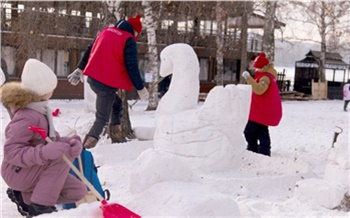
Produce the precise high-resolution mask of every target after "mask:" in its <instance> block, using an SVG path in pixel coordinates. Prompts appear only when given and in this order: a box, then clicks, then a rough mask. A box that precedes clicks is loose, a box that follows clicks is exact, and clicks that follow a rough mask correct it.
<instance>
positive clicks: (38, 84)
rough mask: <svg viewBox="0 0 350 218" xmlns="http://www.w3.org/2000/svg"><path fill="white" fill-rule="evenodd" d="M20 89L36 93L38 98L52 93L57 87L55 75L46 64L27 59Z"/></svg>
mask: <svg viewBox="0 0 350 218" xmlns="http://www.w3.org/2000/svg"><path fill="white" fill-rule="evenodd" d="M21 80H22V87H24V88H26V89H28V90H30V91H33V92H35V93H37V94H38V95H39V96H42V95H45V94H47V93H49V92H51V91H53V90H54V89H55V88H56V86H57V77H56V74H55V73H54V72H53V71H52V70H51V68H50V67H48V66H47V65H46V64H44V63H42V62H40V61H38V60H36V59H28V60H27V62H26V63H25V64H24V68H23V72H22V77H21Z"/></svg>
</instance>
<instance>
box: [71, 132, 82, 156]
mask: <svg viewBox="0 0 350 218" xmlns="http://www.w3.org/2000/svg"><path fill="white" fill-rule="evenodd" d="M69 144H70V145H71V146H72V148H71V149H70V156H71V157H72V158H73V159H74V158H76V157H78V156H79V155H80V153H81V151H82V150H83V143H82V142H81V140H80V137H79V139H78V138H76V137H75V138H74V136H73V137H72V139H71V140H70V141H69Z"/></svg>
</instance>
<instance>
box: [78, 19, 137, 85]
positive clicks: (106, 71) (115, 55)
mask: <svg viewBox="0 0 350 218" xmlns="http://www.w3.org/2000/svg"><path fill="white" fill-rule="evenodd" d="M130 37H133V36H132V35H131V34H130V33H128V32H126V31H123V30H121V29H118V28H116V27H114V26H113V27H107V28H105V29H103V30H102V31H101V33H100V34H99V35H98V36H97V38H96V40H95V42H94V45H93V47H92V49H91V53H90V57H89V61H88V63H87V65H86V67H85V69H84V75H87V76H89V77H91V78H93V79H95V80H97V81H99V82H100V83H102V84H104V85H107V86H110V87H113V88H117V89H124V90H127V91H130V90H131V88H132V85H133V84H132V82H131V80H130V77H129V75H128V73H127V70H126V68H125V62H124V47H125V42H126V40H127V39H129V38H130Z"/></svg>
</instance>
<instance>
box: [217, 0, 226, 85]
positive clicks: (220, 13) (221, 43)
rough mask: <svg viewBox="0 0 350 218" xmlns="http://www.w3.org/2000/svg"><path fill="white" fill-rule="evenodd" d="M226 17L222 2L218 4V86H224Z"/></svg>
mask: <svg viewBox="0 0 350 218" xmlns="http://www.w3.org/2000/svg"><path fill="white" fill-rule="evenodd" d="M223 16H224V9H223V8H222V2H220V1H218V2H216V24H217V31H216V62H217V64H216V68H217V69H216V78H215V81H216V84H217V85H220V86H223V85H224V40H223V31H222V21H223Z"/></svg>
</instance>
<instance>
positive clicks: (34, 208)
mask: <svg viewBox="0 0 350 218" xmlns="http://www.w3.org/2000/svg"><path fill="white" fill-rule="evenodd" d="M52 212H57V210H56V207H55V206H43V205H39V204H34V203H31V204H30V205H29V211H28V215H27V218H31V217H34V216H38V215H41V214H44V213H52Z"/></svg>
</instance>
